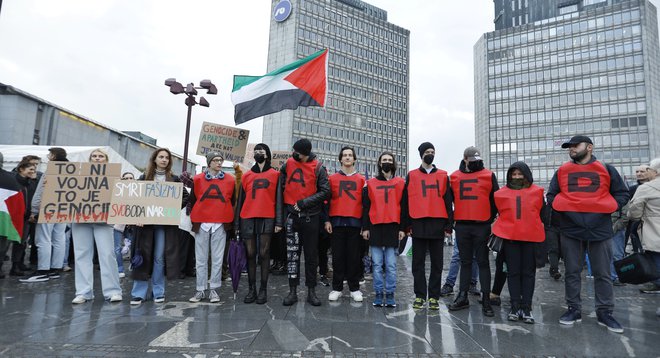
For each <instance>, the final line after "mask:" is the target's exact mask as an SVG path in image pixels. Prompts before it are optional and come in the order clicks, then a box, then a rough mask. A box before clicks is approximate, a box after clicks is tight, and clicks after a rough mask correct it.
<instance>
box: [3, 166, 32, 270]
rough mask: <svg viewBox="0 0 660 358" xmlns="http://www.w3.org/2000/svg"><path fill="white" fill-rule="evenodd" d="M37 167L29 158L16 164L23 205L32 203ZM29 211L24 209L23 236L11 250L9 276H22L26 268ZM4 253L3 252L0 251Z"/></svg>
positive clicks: (27, 205) (26, 205)
mask: <svg viewBox="0 0 660 358" xmlns="http://www.w3.org/2000/svg"><path fill="white" fill-rule="evenodd" d="M36 178H37V167H36V166H35V165H34V164H32V163H30V161H29V160H21V162H20V163H18V166H16V181H17V182H18V184H19V185H20V186H21V191H22V192H23V198H24V199H25V207H26V208H29V207H31V205H32V197H33V196H34V192H35V191H36V189H37V181H36ZM29 227H30V211H29V210H25V215H24V220H23V236H22V238H21V241H20V242H14V243H13V244H12V250H11V262H12V265H11V270H10V271H9V275H10V276H19V277H20V276H24V275H25V271H28V268H27V267H26V266H25V248H26V245H27V242H28V236H29V234H30V230H29ZM2 254H3V255H4V252H2Z"/></svg>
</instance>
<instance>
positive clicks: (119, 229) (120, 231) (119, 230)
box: [112, 172, 135, 278]
mask: <svg viewBox="0 0 660 358" xmlns="http://www.w3.org/2000/svg"><path fill="white" fill-rule="evenodd" d="M121 180H135V177H134V176H133V173H131V172H125V173H123V174H122V175H121ZM112 228H113V230H112V233H113V237H114V239H115V256H116V257H117V269H118V270H119V278H124V277H126V273H125V272H124V255H122V249H123V247H124V240H130V239H129V236H128V235H127V233H128V231H129V230H130V229H129V228H128V227H127V226H126V225H125V224H115V225H114V226H113V227H112Z"/></svg>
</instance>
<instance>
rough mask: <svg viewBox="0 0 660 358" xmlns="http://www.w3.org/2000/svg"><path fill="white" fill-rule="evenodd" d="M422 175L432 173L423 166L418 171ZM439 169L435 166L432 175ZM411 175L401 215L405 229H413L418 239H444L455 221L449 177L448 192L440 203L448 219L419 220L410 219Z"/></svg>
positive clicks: (407, 178)
mask: <svg viewBox="0 0 660 358" xmlns="http://www.w3.org/2000/svg"><path fill="white" fill-rule="evenodd" d="M416 170H419V171H420V172H422V174H424V175H428V174H430V173H427V172H426V169H424V168H423V167H422V166H420V167H419V168H418V169H416ZM437 171H438V169H437V168H436V167H435V165H434V166H433V169H431V173H435V172H437ZM409 177H410V174H408V175H406V186H405V187H404V189H403V199H402V200H401V213H402V214H403V217H404V219H403V220H404V221H403V222H404V227H405V228H411V229H412V236H413V237H414V238H418V239H443V240H444V238H445V230H451V227H452V225H453V219H454V211H453V205H452V203H453V202H454V192H453V191H452V190H451V186H450V184H449V176H447V183H446V184H445V185H446V186H447V190H446V191H445V195H444V196H443V197H442V202H439V203H438V205H444V206H445V210H446V211H447V216H448V218H447V219H445V218H419V219H413V218H411V217H410V206H409V205H408V183H409Z"/></svg>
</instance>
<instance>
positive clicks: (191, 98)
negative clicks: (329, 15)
mask: <svg viewBox="0 0 660 358" xmlns="http://www.w3.org/2000/svg"><path fill="white" fill-rule="evenodd" d="M0 1H1V0H0ZM165 86H168V87H169V88H170V92H171V93H173V94H181V93H184V94H185V95H186V101H185V104H186V106H187V107H188V116H187V117H186V139H185V141H184V146H183V168H182V169H181V171H182V172H185V171H187V169H188V139H189V137H190V117H191V115H192V108H193V106H194V105H196V104H199V105H200V106H202V107H208V106H209V101H207V100H206V98H204V97H200V98H199V103H197V100H196V98H195V96H197V90H198V89H205V90H206V94H218V89H217V88H216V87H215V85H214V84H213V83H211V80H202V81H201V82H200V83H199V87H195V85H194V84H193V83H189V84H187V85H186V87H183V85H182V84H181V83H179V82H177V81H176V79H175V78H168V79H166V80H165Z"/></svg>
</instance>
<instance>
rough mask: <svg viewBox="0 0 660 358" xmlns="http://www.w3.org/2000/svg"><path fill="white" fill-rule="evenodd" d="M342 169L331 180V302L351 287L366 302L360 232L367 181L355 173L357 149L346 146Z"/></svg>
mask: <svg viewBox="0 0 660 358" xmlns="http://www.w3.org/2000/svg"><path fill="white" fill-rule="evenodd" d="M338 160H339V163H340V164H341V169H340V170H339V171H338V172H337V173H335V174H333V175H331V176H330V190H331V198H330V201H329V205H328V208H327V215H324V217H326V218H325V219H326V220H325V221H324V227H325V230H326V232H327V233H328V234H330V241H331V245H332V291H330V294H328V300H329V301H337V300H338V299H339V298H340V297H341V295H342V291H343V290H344V280H345V281H346V282H347V283H348V290H349V291H350V296H351V298H352V299H353V301H355V302H362V300H363V296H362V292H361V291H360V276H361V275H362V271H363V268H362V257H361V253H362V250H361V246H360V245H361V243H362V240H361V238H360V229H361V228H362V220H361V219H362V188H363V187H364V184H365V180H364V177H363V176H362V175H360V173H358V172H357V171H355V162H356V161H357V156H356V155H355V149H353V148H352V147H348V146H344V147H343V148H341V150H340V151H339V156H338Z"/></svg>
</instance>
